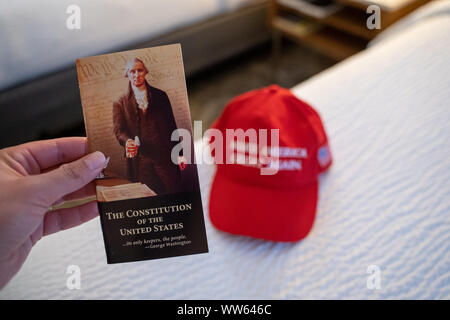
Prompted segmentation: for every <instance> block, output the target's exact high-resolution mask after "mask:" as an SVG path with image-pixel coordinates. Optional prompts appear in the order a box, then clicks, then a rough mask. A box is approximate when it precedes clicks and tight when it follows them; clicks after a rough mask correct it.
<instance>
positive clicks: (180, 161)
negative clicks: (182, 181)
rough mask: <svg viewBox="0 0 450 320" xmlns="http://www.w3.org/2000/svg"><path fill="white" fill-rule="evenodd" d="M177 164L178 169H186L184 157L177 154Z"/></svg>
mask: <svg viewBox="0 0 450 320" xmlns="http://www.w3.org/2000/svg"><path fill="white" fill-rule="evenodd" d="M178 166H179V167H180V169H181V170H182V171H183V170H184V169H186V158H185V157H184V156H179V157H178Z"/></svg>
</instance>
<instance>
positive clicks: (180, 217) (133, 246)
mask: <svg viewBox="0 0 450 320" xmlns="http://www.w3.org/2000/svg"><path fill="white" fill-rule="evenodd" d="M76 65H77V72H78V83H79V87H80V94H81V102H82V105H83V115H84V121H85V125H86V133H87V137H88V148H89V152H93V151H96V150H98V151H101V152H103V153H104V154H105V156H106V157H107V160H108V161H107V165H106V166H105V169H104V170H103V171H102V173H101V175H100V176H99V177H98V178H97V179H96V181H95V183H96V190H97V201H98V207H99V212H100V221H101V225H102V229H103V239H104V242H105V248H106V256H107V261H108V263H119V262H129V261H139V260H149V259H158V258H165V257H173V256H181V255H189V254H197V253H206V252H208V245H207V239H206V232H205V223H204V217H203V208H202V202H201V195H200V187H199V181H198V173H197V167H196V165H195V164H194V157H195V155H194V147H193V142H192V139H191V138H190V137H192V127H191V117H190V114H189V103H188V97H187V90H186V82H185V75H184V68H183V59H182V54H181V46H180V45H179V44H174V45H168V46H161V47H154V48H148V49H138V50H131V51H124V52H117V53H112V54H105V55H99V56H93V57H87V58H81V59H78V60H77V62H76ZM180 132H181V133H184V135H183V134H180ZM186 133H188V134H189V139H185V138H186ZM183 140H184V141H183ZM186 151H188V152H186Z"/></svg>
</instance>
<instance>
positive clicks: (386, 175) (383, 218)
mask: <svg viewBox="0 0 450 320" xmlns="http://www.w3.org/2000/svg"><path fill="white" fill-rule="evenodd" d="M449 33H450V17H449V16H435V17H433V18H430V19H426V20H424V21H422V22H420V23H416V24H414V25H412V26H410V27H409V28H408V29H406V30H404V31H403V32H402V33H401V34H397V35H392V36H391V37H389V38H387V39H385V40H384V41H383V42H381V43H379V44H377V45H375V46H373V47H371V48H370V49H368V50H366V51H365V52H362V53H360V54H358V55H356V56H354V57H353V58H351V59H348V60H346V61H344V62H343V63H341V64H339V65H337V66H335V67H333V68H332V69H330V70H328V71H326V72H324V73H322V74H319V75H318V76H316V77H314V78H312V79H310V80H309V81H307V82H305V83H302V84H301V85H299V86H297V87H295V88H294V89H293V91H294V92H295V94H296V95H298V96H299V97H301V98H303V99H305V100H306V101H308V102H310V103H311V104H312V105H313V106H315V107H316V109H317V110H318V111H319V112H320V114H321V115H322V118H323V120H324V122H325V126H326V129H327V131H328V134H329V137H330V143H331V148H332V151H333V155H334V159H335V162H334V164H333V166H332V168H331V169H330V171H329V172H328V173H327V174H326V175H324V176H322V177H321V179H320V200H319V205H318V211H317V219H316V222H315V225H314V227H313V229H312V231H311V233H310V234H309V236H308V237H307V238H306V239H305V240H304V241H301V242H299V243H295V244H286V243H272V242H265V241H260V240H255V239H250V238H245V237H237V236H232V235H228V234H225V233H222V232H220V231H217V230H215V229H214V228H213V227H212V226H211V224H210V222H209V219H208V217H207V214H208V212H207V207H208V206H207V203H208V195H209V188H210V184H211V179H212V175H213V173H214V167H209V166H206V165H200V166H199V173H200V181H201V188H202V193H203V195H202V196H203V204H204V209H205V215H206V217H207V218H206V227H207V236H208V242H209V248H210V253H208V254H201V255H194V256H185V257H176V258H170V259H162V260H154V261H145V262H137V263H126V264H117V265H107V264H106V258H105V253H104V247H103V239H102V235H101V229H100V223H99V219H95V220H93V221H91V222H89V223H87V224H85V225H83V226H80V227H78V228H75V229H72V230H68V231H65V232H61V233H58V234H55V235H52V236H49V237H47V238H45V239H43V240H41V241H40V242H39V243H38V244H37V245H36V247H35V248H34V249H33V250H32V252H31V255H30V257H29V259H28V260H27V261H26V263H25V265H24V267H23V268H22V270H21V271H20V272H19V273H18V275H17V276H16V277H15V278H14V279H13V280H12V281H11V282H10V283H9V285H8V286H7V287H6V288H5V289H4V290H3V291H2V292H0V298H1V299H6V298H26V299H30V298H44V299H48V298H50V299H54V298H62V299H87V298H99V299H105V298H107V299H112V298H118V299H126V298H136V299H140V298H145V299H308V298H313V299H324V298H331V299H352V298H363V299H365V298H367V299H375V298H386V299H405V298H425V299H428V298H435V299H450V154H449V151H450V148H449V141H450V90H449V88H450V62H449V52H450V37H448V34H449ZM299 67H301V64H299ZM196 147H197V148H198V147H200V144H199V143H197V144H196ZM72 264H74V265H78V266H80V268H81V289H80V290H69V289H67V288H66V279H67V277H68V275H67V274H66V268H67V267H68V266H69V265H72ZM370 265H377V266H378V267H379V268H380V270H381V288H380V289H379V290H371V289H368V288H367V279H368V276H369V275H368V274H367V268H368V266H370Z"/></svg>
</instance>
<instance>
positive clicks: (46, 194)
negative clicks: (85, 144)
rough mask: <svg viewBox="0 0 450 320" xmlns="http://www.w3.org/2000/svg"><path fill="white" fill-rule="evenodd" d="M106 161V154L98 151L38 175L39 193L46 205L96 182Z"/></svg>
mask: <svg viewBox="0 0 450 320" xmlns="http://www.w3.org/2000/svg"><path fill="white" fill-rule="evenodd" d="M105 160H106V159H105V156H104V154H103V153H101V152H100V151H96V152H93V153H91V154H88V155H86V156H84V157H82V158H80V159H78V160H76V161H73V162H69V163H65V164H63V165H61V166H60V167H59V168H57V169H55V170H52V171H49V172H46V173H43V174H40V175H37V176H35V178H36V179H37V180H38V181H39V182H38V183H36V185H37V187H38V190H37V192H38V193H40V194H41V195H42V197H43V198H44V200H45V201H46V202H48V203H46V205H49V206H50V205H52V204H53V203H54V202H55V201H56V200H58V199H60V198H61V197H62V196H64V195H66V194H68V193H71V192H74V191H76V190H78V189H80V188H82V187H84V186H85V185H87V184H88V183H89V182H91V181H92V180H94V179H95V177H96V176H97V175H98V174H99V173H100V171H102V169H103V167H104V165H105Z"/></svg>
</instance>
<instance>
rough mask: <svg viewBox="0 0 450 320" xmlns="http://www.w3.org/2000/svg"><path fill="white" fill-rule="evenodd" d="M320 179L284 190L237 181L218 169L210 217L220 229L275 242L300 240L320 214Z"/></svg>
mask: <svg viewBox="0 0 450 320" xmlns="http://www.w3.org/2000/svg"><path fill="white" fill-rule="evenodd" d="M317 197H318V182H317V180H316V181H314V182H312V183H310V184H308V185H306V186H304V187H301V188H295V189H280V188H267V187H261V186H256V185H250V184H244V183H240V182H238V181H234V180H232V179H230V178H229V177H227V176H226V175H225V174H223V173H222V172H221V170H217V172H216V176H215V178H214V181H213V184H212V187H211V194H210V199H209V216H210V219H211V222H212V224H213V225H214V226H215V227H216V228H217V229H219V230H222V231H225V232H228V233H232V234H238V235H245V236H250V237H254V238H260V239H265V240H272V241H298V240H301V239H303V238H304V237H306V236H307V235H308V233H309V231H310V230H311V228H312V226H313V224H314V219H315V215H316V207H317Z"/></svg>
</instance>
